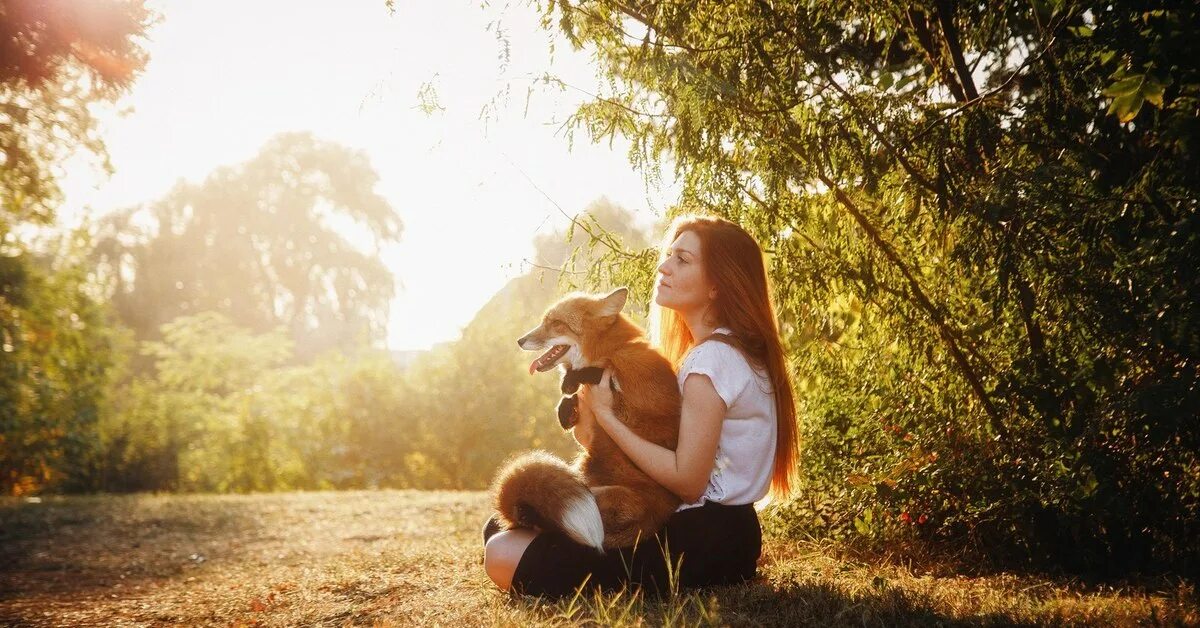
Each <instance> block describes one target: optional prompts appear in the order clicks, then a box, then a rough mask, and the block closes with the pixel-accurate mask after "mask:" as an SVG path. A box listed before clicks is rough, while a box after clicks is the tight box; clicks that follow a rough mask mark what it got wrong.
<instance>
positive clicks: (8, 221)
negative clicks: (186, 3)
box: [0, 0, 152, 244]
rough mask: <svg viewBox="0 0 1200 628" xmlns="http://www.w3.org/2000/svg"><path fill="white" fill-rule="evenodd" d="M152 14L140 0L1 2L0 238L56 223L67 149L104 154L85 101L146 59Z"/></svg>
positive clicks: (109, 95)
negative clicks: (28, 225)
mask: <svg viewBox="0 0 1200 628" xmlns="http://www.w3.org/2000/svg"><path fill="white" fill-rule="evenodd" d="M151 20H152V16H151V13H150V12H149V10H147V9H146V7H145V6H144V3H143V2H141V1H140V0H133V1H124V0H122V1H117V0H97V1H95V2H74V1H72V0H4V1H3V2H2V3H0V153H3V155H4V162H3V163H4V167H3V168H0V195H2V196H3V206H2V207H0V244H3V243H4V242H5V241H6V239H7V238H6V236H7V235H8V233H9V231H10V230H11V228H12V227H13V226H14V225H17V224H22V223H24V222H32V223H35V224H42V225H45V224H50V223H51V222H52V221H53V219H54V206H55V204H56V203H57V202H58V200H59V189H58V185H57V183H56V176H55V173H56V170H55V169H56V166H57V164H58V163H60V162H61V161H62V160H63V159H64V158H65V157H66V156H67V155H68V154H69V153H70V152H72V151H74V150H76V149H78V148H79V147H84V148H87V149H88V150H90V151H92V152H94V153H96V154H98V155H100V156H101V157H103V156H104V146H103V144H102V142H101V141H100V137H99V135H98V134H97V129H96V121H95V118H94V116H93V115H92V111H91V108H90V107H91V105H92V104H93V103H96V102H102V101H112V100H114V99H115V98H116V97H117V96H119V95H120V94H121V93H122V92H124V91H125V90H127V89H128V88H129V86H130V85H131V84H132V83H133V80H134V79H135V78H136V77H137V74H138V73H139V72H140V71H141V70H142V68H143V67H144V66H145V64H146V53H145V51H144V50H142V48H141V46H140V40H141V39H142V38H143V37H144V36H145V32H146V29H147V28H148V27H149V26H150V23H151Z"/></svg>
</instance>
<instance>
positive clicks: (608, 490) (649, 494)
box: [493, 289, 680, 548]
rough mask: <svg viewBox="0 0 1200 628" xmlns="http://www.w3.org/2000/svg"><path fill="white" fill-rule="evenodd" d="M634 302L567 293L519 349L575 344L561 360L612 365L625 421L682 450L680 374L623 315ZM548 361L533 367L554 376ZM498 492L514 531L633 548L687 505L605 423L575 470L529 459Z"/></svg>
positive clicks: (516, 464) (547, 459)
mask: <svg viewBox="0 0 1200 628" xmlns="http://www.w3.org/2000/svg"><path fill="white" fill-rule="evenodd" d="M625 296H626V291H625V290H624V289H619V290H617V291H614V292H613V293H611V294H609V295H607V296H593V295H570V296H567V297H564V298H563V299H562V300H560V301H559V302H558V303H555V304H554V305H552V306H551V307H550V308H549V309H548V310H547V311H546V313H545V315H544V316H543V317H542V324H541V325H540V326H539V327H537V328H535V329H534V330H532V331H531V332H529V333H528V334H526V335H525V336H524V337H523V338H521V340H520V341H518V343H519V344H520V345H521V346H522V347H523V348H526V349H552V348H553V347H554V346H556V345H557V346H565V345H570V346H571V347H572V348H571V349H569V350H568V351H567V352H566V353H565V354H564V355H562V356H561V357H559V358H558V359H557V360H555V361H554V363H561V364H569V365H570V367H571V368H577V369H578V368H583V367H586V366H598V367H606V366H607V367H611V368H612V371H613V378H614V379H615V381H616V382H617V390H616V392H615V393H614V402H613V409H614V411H615V414H616V416H617V417H618V418H619V419H620V420H621V421H622V422H623V423H625V424H626V425H628V426H629V427H630V429H632V430H633V431H634V432H635V433H636V434H638V435H639V436H641V437H642V438H644V439H646V440H648V441H650V442H653V443H656V444H658V445H661V446H663V447H666V448H668V449H675V447H676V444H677V441H678V437H679V413H680V395H679V388H678V384H677V383H676V381H675V373H674V371H673V370H672V369H671V365H670V363H669V362H668V361H667V359H666V358H664V357H663V356H662V354H660V353H659V352H658V351H655V350H654V349H653V348H651V347H650V345H649V343H647V342H646V340H645V337H644V334H643V333H642V330H641V329H640V328H639V327H638V326H637V325H634V324H633V322H632V321H630V320H629V319H628V318H626V317H625V316H624V315H623V314H621V313H620V310H621V308H622V307H623V306H624V303H625ZM550 354H551V352H549V351H548V352H547V355H550ZM543 358H545V356H543ZM542 360H543V359H542V358H539V359H538V360H536V361H535V362H534V364H533V365H531V366H530V371H531V372H532V371H533V370H534V367H535V366H540V367H543V368H540V369H539V370H548V369H549V368H550V367H549V366H547V365H546V364H542V363H541V362H542ZM493 489H494V495H495V500H496V509H497V511H498V512H499V513H500V518H501V520H502V521H504V523H506V524H508V526H510V527H515V526H536V527H539V528H544V529H545V528H550V529H556V530H559V531H561V532H564V533H565V534H567V535H568V536H571V537H572V538H574V539H575V540H577V541H580V542H581V543H584V544H586V545H591V546H593V547H597V548H599V547H601V546H603V547H605V548H610V547H625V546H629V545H632V544H634V542H636V541H637V540H638V538H639V537H641V538H646V537H649V536H651V535H653V534H654V533H655V532H657V531H658V530H659V529H660V528H661V527H662V526H663V525H664V524H665V523H666V521H667V519H668V518H669V517H670V516H671V513H673V512H674V511H675V509H676V508H677V507H678V506H679V504H680V500H679V497H678V496H676V495H675V494H674V493H672V492H671V491H669V490H667V489H666V488H663V487H662V486H660V485H659V484H658V483H656V482H655V481H654V480H652V479H650V477H649V476H647V475H646V474H645V473H643V472H642V471H641V470H640V469H638V468H637V466H636V465H634V463H633V461H631V460H630V459H629V458H628V456H626V455H625V453H624V452H622V451H621V449H620V448H619V447H617V445H616V443H614V442H613V441H612V439H611V438H610V437H609V436H608V434H607V433H606V432H605V431H604V429H603V428H601V427H599V426H596V428H595V430H594V435H593V438H592V441H591V443H590V444H589V446H588V447H587V448H586V449H584V450H582V451H581V452H580V453H579V455H578V456H577V457H576V458H575V461H574V462H573V463H572V464H571V465H569V466H568V465H567V464H566V463H564V462H562V461H561V460H559V459H557V458H555V457H554V456H552V455H550V454H547V453H545V452H532V453H528V454H525V455H523V456H520V457H518V458H516V459H515V460H512V461H511V462H509V463H508V464H506V465H505V467H504V468H503V469H501V471H500V473H499V474H498V475H497V477H496V480H495V483H494V485H493ZM597 517H598V519H599V521H597V520H596V519H597ZM601 522H602V528H601V527H600V523H601ZM601 530H602V532H601ZM601 534H602V536H601Z"/></svg>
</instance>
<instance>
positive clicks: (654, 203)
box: [63, 0, 669, 349]
mask: <svg viewBox="0 0 1200 628" xmlns="http://www.w3.org/2000/svg"><path fill="white" fill-rule="evenodd" d="M152 6H153V7H154V8H155V9H156V10H157V11H158V12H159V14H160V15H161V17H162V19H161V21H160V22H159V23H158V24H157V25H156V26H155V27H154V29H153V30H152V31H151V33H150V41H149V42H147V44H146V48H147V51H148V52H149V55H150V62H149V64H148V66H147V68H146V71H145V72H144V74H143V75H142V76H140V77H139V78H138V79H137V81H136V82H135V84H134V87H133V89H132V91H131V93H130V94H129V96H128V97H126V98H125V99H123V100H122V101H121V102H120V103H118V105H117V106H116V107H115V108H113V109H111V110H109V111H107V112H105V114H104V120H103V121H104V131H103V133H104V137H105V140H106V142H107V145H108V149H109V154H110V156H111V159H112V164H113V167H114V173H113V175H112V176H111V177H110V178H109V177H104V176H102V175H101V174H100V173H98V171H97V169H96V168H95V164H90V163H84V162H81V161H80V160H78V159H77V160H74V161H73V162H72V163H73V164H75V166H77V167H72V168H71V169H70V170H69V172H68V173H67V177H66V181H65V189H66V192H67V203H66V208H65V211H64V212H63V218H64V219H67V220H71V219H72V218H74V219H75V220H76V221H78V220H79V219H82V218H83V217H85V216H96V215H100V214H102V213H104V212H107V211H112V210H114V209H118V208H123V207H129V206H133V205H138V204H142V203H149V202H152V201H154V200H155V199H158V198H160V197H162V195H163V194H164V193H165V192H166V191H167V190H169V189H170V188H171V186H172V185H173V184H174V183H175V182H176V181H177V180H179V179H181V178H182V179H185V180H188V181H192V182H200V181H203V180H204V179H205V178H206V177H207V176H208V175H209V174H210V173H211V172H213V171H214V170H215V169H217V168H219V167H222V166H230V165H235V164H238V163H242V162H245V161H246V160H248V159H250V158H252V157H253V156H254V155H255V154H256V153H257V152H258V151H259V149H260V148H261V147H262V146H263V145H264V144H265V143H266V142H267V141H268V140H269V139H270V138H271V137H273V136H275V135H277V134H279V133H284V132H292V131H310V132H312V133H313V134H314V136H315V137H316V138H318V139H319V140H322V141H329V142H337V143H339V144H341V145H344V146H347V147H349V148H351V149H355V150H361V151H363V152H364V153H365V154H366V155H367V157H368V158H369V160H370V164H371V166H372V167H373V168H374V169H375V171H376V172H377V173H378V174H379V183H378V184H377V186H376V188H375V190H376V192H377V193H379V194H380V195H382V196H383V197H384V198H386V199H387V201H388V202H389V203H390V204H391V205H392V207H393V208H394V209H395V210H396V212H397V213H398V214H399V216H400V219H401V220H402V222H403V234H402V238H401V241H400V243H399V244H397V245H394V246H385V247H383V248H382V249H380V250H379V251H378V255H379V256H380V259H381V260H382V261H383V262H384V264H385V265H386V266H387V267H388V268H389V269H390V270H391V271H392V273H393V275H394V277H395V279H396V284H397V289H396V298H395V299H394V300H393V302H392V304H391V313H390V322H389V329H388V340H387V343H388V346H389V347H391V348H393V349H421V348H428V347H430V346H432V345H433V344H436V343H438V342H444V341H448V340H452V339H454V338H455V337H457V335H458V333H459V331H460V329H461V328H462V327H463V326H464V325H465V324H466V323H468V322H469V321H470V320H471V318H472V317H473V315H474V314H475V312H476V310H477V309H478V308H479V307H480V306H481V305H482V304H483V303H485V302H486V301H487V300H488V299H489V298H490V297H491V296H492V295H493V294H494V293H495V292H496V291H497V290H499V289H500V288H501V287H502V286H503V285H504V284H505V282H507V281H508V280H509V279H512V278H513V277H516V276H518V275H520V274H522V273H524V272H526V271H528V270H529V265H528V264H527V260H528V258H530V257H531V255H532V251H533V248H532V240H533V238H534V237H535V236H536V235H538V234H540V233H548V232H552V231H555V230H561V229H563V228H564V226H565V225H566V224H567V218H566V216H564V215H563V213H562V212H560V211H559V209H558V208H556V207H555V204H557V205H558V206H560V207H561V208H562V209H563V210H565V211H566V212H568V213H576V212H579V211H581V210H582V209H583V208H584V207H585V206H586V205H587V204H588V203H590V202H592V201H594V200H596V199H598V198H600V197H602V196H606V197H608V198H609V199H610V200H612V201H613V202H615V203H617V204H619V205H622V206H623V207H625V208H627V209H629V210H631V211H633V212H635V214H638V215H640V216H641V217H642V220H644V221H645V222H647V223H649V222H651V221H652V220H654V218H655V215H654V214H655V212H657V211H661V208H662V199H663V198H667V197H668V196H667V193H668V192H669V190H655V189H647V187H646V186H645V184H644V182H643V179H642V177H641V175H640V174H638V173H636V172H634V171H633V170H632V168H631V167H630V165H629V164H628V162H627V160H626V157H625V156H626V154H627V145H625V144H624V143H623V142H616V143H614V144H613V145H612V146H611V147H610V146H609V145H608V144H607V143H605V144H603V145H600V146H593V145H591V144H590V143H589V142H588V141H586V139H585V138H583V137H582V136H580V137H577V138H576V141H575V142H574V143H573V148H571V147H569V143H568V139H567V137H565V132H564V131H563V129H562V123H563V122H564V121H565V120H566V118H567V117H568V116H569V115H570V113H571V112H572V111H573V110H574V108H575V107H576V106H577V105H578V103H579V102H580V101H581V99H582V98H585V96H583V95H582V93H580V92H579V91H575V90H566V91H560V90H556V89H542V88H539V87H538V86H537V85H536V84H535V81H534V80H533V78H532V77H536V76H540V75H542V74H545V73H547V72H549V73H552V74H554V75H556V76H559V77H561V78H562V79H563V80H565V81H566V82H568V83H570V84H572V85H574V86H577V87H581V88H583V89H584V90H585V91H595V88H594V85H595V84H596V82H597V81H596V78H595V72H594V70H593V68H592V67H591V66H590V65H589V60H588V58H587V57H586V56H585V55H582V54H578V53H575V52H573V51H572V50H571V48H570V46H569V45H567V44H566V43H565V42H562V41H559V42H558V45H557V46H556V47H555V52H554V54H553V56H552V55H551V54H550V45H549V40H548V39H547V38H548V37H550V35H548V34H547V32H546V31H544V30H541V29H539V28H538V17H537V15H536V14H535V13H534V11H533V9H531V8H529V7H525V6H514V7H508V8H495V7H490V8H487V7H485V8H480V7H479V6H478V4H477V3H472V2H466V1H463V2H435V1H432V0H430V1H425V2H404V3H399V4H397V5H396V6H395V12H394V14H389V12H388V10H387V7H386V5H385V3H384V2H383V1H382V0H360V1H356V2H345V3H338V4H337V9H336V10H332V9H329V8H328V5H322V4H319V3H296V2H287V1H283V0H272V1H264V2H253V3H246V2H234V1H231V0H217V1H209V2H202V3H197V2H183V1H163V2H158V3H156V4H154V5H152ZM214 33H220V36H219V37H217V38H216V39H214ZM505 51H507V56H506V54H505ZM122 111H125V112H132V115H119V113H120V112H122ZM538 188H540V189H541V191H539V189H538ZM543 192H544V194H543ZM547 197H549V198H547ZM337 228H338V230H339V231H340V232H342V233H343V234H344V235H345V236H346V237H347V238H348V239H350V240H351V241H352V242H354V243H355V244H356V246H357V247H358V248H360V249H361V250H362V251H363V252H366V253H369V254H372V255H373V254H375V251H374V247H373V245H372V243H371V242H367V241H365V240H364V238H363V237H362V236H361V235H356V231H360V230H358V229H357V228H356V227H355V226H354V225H350V224H339V225H338V226H337Z"/></svg>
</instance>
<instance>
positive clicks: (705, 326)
mask: <svg viewBox="0 0 1200 628" xmlns="http://www.w3.org/2000/svg"><path fill="white" fill-rule="evenodd" d="M681 314H683V322H684V324H686V325H687V328H688V331H689V332H690V333H691V334H692V340H693V342H700V341H702V340H704V339H705V338H708V337H709V336H711V335H712V333H713V332H714V331H716V329H717V328H718V327H720V325H717V324H716V323H714V322H713V321H712V319H711V318H709V312H708V308H704V309H702V310H699V311H695V312H681Z"/></svg>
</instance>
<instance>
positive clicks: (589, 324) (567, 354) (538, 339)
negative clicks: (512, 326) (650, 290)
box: [517, 288, 629, 375]
mask: <svg viewBox="0 0 1200 628" xmlns="http://www.w3.org/2000/svg"><path fill="white" fill-rule="evenodd" d="M628 296H629V291H628V290H627V289H625V288H617V289H616V290H613V291H612V292H610V293H608V294H606V295H599V294H571V295H567V296H565V297H563V298H562V299H561V300H559V301H558V303H555V304H554V305H551V306H550V308H549V309H547V310H546V313H545V314H544V315H542V324H541V325H538V326H537V327H535V328H533V329H531V330H530V331H529V333H527V334H525V335H524V336H521V338H520V339H518V340H517V346H519V347H521V348H522V349H524V350H526V351H545V353H543V354H542V355H541V356H540V357H538V359H536V360H534V361H533V362H532V363H531V364H530V365H529V374H530V375H532V374H533V373H535V372H538V373H541V372H544V371H549V370H550V369H552V368H554V367H555V366H558V365H559V364H563V365H566V366H567V367H568V368H571V369H581V368H583V367H585V366H600V365H598V364H588V361H589V360H594V359H597V358H599V357H601V356H598V355H594V352H593V351H588V348H590V347H595V346H596V340H597V338H598V337H599V336H600V335H601V334H603V333H604V332H606V331H608V330H609V328H611V327H612V326H613V323H615V322H616V321H617V318H618V317H619V315H620V314H621V308H623V307H625V299H626V297H628Z"/></svg>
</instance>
